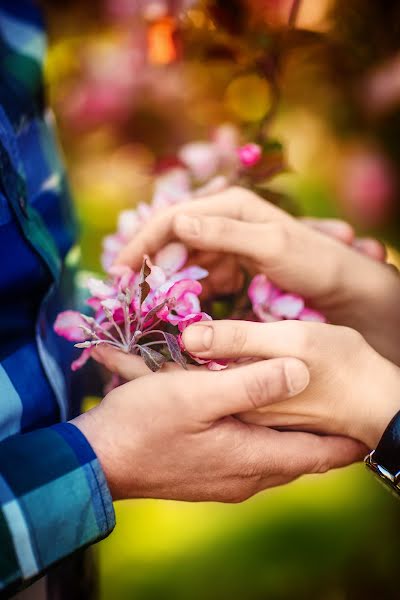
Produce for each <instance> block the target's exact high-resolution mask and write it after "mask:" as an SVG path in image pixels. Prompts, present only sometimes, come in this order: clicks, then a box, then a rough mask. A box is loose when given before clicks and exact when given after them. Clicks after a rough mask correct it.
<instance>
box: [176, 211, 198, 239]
mask: <svg viewBox="0 0 400 600" xmlns="http://www.w3.org/2000/svg"><path fill="white" fill-rule="evenodd" d="M175 228H176V229H177V230H179V231H180V232H181V233H183V234H186V235H199V234H200V221H199V219H198V218H197V217H188V216H186V215H179V216H177V217H176V219H175Z"/></svg>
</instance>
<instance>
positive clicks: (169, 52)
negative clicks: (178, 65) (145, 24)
mask: <svg viewBox="0 0 400 600" xmlns="http://www.w3.org/2000/svg"><path fill="white" fill-rule="evenodd" d="M174 32H175V24H174V20H173V19H171V18H165V19H162V20H161V21H157V22H156V23H153V24H151V25H150V26H149V30H148V48H149V54H148V58H149V61H150V62H151V63H153V64H158V65H166V64H169V63H171V62H173V61H174V60H176V58H177V51H176V46H175V41H174Z"/></svg>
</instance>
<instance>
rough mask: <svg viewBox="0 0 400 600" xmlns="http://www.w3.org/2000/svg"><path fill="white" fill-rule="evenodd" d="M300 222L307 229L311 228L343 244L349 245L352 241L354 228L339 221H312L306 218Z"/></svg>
mask: <svg viewBox="0 0 400 600" xmlns="http://www.w3.org/2000/svg"><path fill="white" fill-rule="evenodd" d="M302 220H303V222H304V223H305V224H306V225H308V226H309V227H312V228H313V229H316V230H318V231H320V232H321V233H325V234H327V235H329V236H331V237H333V238H335V239H337V240H339V241H341V242H344V243H345V244H351V243H352V241H353V240H354V235H355V233H354V228H353V227H352V226H351V225H350V224H349V223H347V222H346V221H342V220H341V219H314V218H309V217H306V218H304V219H302Z"/></svg>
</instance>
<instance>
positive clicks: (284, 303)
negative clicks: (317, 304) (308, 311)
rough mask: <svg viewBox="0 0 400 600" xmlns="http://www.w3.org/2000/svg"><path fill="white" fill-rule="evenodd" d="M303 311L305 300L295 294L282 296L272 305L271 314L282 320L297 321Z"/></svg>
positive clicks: (273, 301)
mask: <svg viewBox="0 0 400 600" xmlns="http://www.w3.org/2000/svg"><path fill="white" fill-rule="evenodd" d="M303 309H304V300H303V298H301V297H300V296H296V295H295V294H281V295H280V296H278V297H277V298H275V299H274V300H272V302H271V305H270V311H271V314H272V315H273V316H274V317H280V318H282V319H297V318H298V316H299V314H300V313H301V311H302V310H303Z"/></svg>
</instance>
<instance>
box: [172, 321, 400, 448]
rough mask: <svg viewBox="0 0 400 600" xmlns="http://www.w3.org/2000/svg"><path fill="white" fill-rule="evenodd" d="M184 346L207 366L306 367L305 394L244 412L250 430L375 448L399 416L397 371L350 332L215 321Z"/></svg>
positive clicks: (187, 335)
mask: <svg viewBox="0 0 400 600" xmlns="http://www.w3.org/2000/svg"><path fill="white" fill-rule="evenodd" d="M183 340H184V343H185V346H186V348H187V349H188V350H189V351H190V352H192V353H193V354H196V356H199V357H200V358H204V359H206V358H207V359H209V358H232V359H239V358H246V357H258V358H259V359H265V358H278V357H288V356H291V357H296V358H298V359H300V360H301V361H303V362H304V363H305V364H306V365H307V366H308V368H309V370H310V375H311V380H310V384H309V385H308V387H307V388H306V389H305V390H304V391H303V392H302V393H301V394H299V395H298V396H296V397H293V398H290V399H285V400H283V401H281V402H277V403H275V404H270V405H268V406H265V407H264V408H261V409H256V410H250V411H245V412H242V413H241V414H240V418H241V419H242V420H244V421H246V422H248V423H257V424H259V425H267V426H269V427H284V428H286V429H287V428H290V429H296V430H302V431H313V432H319V433H329V434H338V435H346V436H349V437H353V438H355V439H358V440H360V441H362V442H363V443H365V444H366V445H367V446H368V447H370V448H374V447H375V446H376V445H377V443H378V441H379V439H380V437H381V435H382V433H383V431H384V430H385V428H386V426H387V425H388V423H389V421H390V420H391V418H392V417H393V416H394V415H395V414H396V412H398V411H399V410H400V369H399V368H398V367H396V366H395V365H394V364H393V363H391V362H389V361H388V360H386V359H385V358H383V357H382V356H380V355H379V354H378V353H377V352H376V351H375V350H374V349H373V348H371V346H369V345H368V344H367V342H366V341H365V339H364V338H363V337H362V336H361V335H360V334H359V333H358V332H356V331H354V330H352V329H350V328H347V327H340V326H335V325H326V324H322V323H306V322H300V321H282V322H278V323H268V324H267V323H251V322H247V321H213V322H211V321H210V322H207V323H201V324H200V323H198V324H195V325H191V326H190V327H188V328H187V329H186V330H185V332H184V333H183ZM239 372H240V368H239ZM265 385H267V386H268V381H266V382H265Z"/></svg>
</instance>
